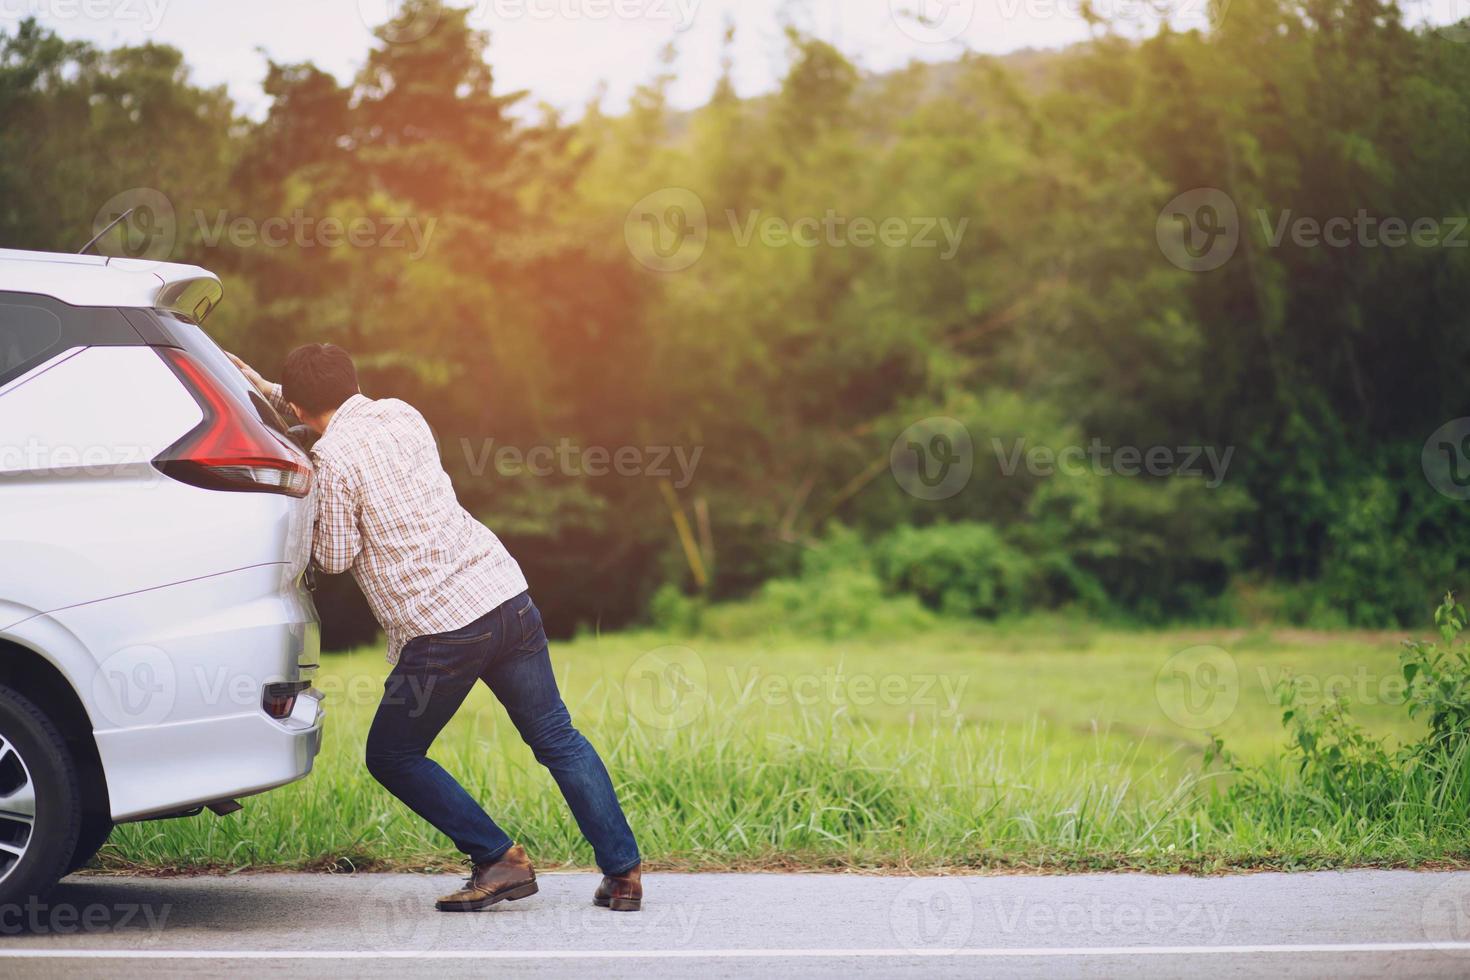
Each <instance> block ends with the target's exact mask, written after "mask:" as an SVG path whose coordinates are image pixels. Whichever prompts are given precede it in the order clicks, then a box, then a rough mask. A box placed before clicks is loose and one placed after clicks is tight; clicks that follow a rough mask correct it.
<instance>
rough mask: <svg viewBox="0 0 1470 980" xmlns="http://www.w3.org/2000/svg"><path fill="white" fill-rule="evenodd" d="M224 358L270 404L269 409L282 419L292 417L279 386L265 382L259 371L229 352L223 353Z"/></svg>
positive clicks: (289, 407)
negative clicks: (226, 358) (273, 410)
mask: <svg viewBox="0 0 1470 980" xmlns="http://www.w3.org/2000/svg"><path fill="white" fill-rule="evenodd" d="M225 356H226V357H228V358H229V359H230V363H232V364H234V365H235V367H237V368H239V369H240V373H241V374H243V375H245V380H246V381H249V382H250V383H251V384H252V385H253V386H254V387H255V390H256V391H258V392H260V394H261V396H262V397H264V398H265V400H266V401H268V402H270V403H271V408H274V409H275V410H276V411H277V412H278V413H279V414H280V415H281V416H282V417H283V418H291V417H292V416H291V406H290V405H289V404H287V403H286V399H285V398H284V397H282V395H281V386H280V385H278V384H272V383H271V382H269V381H267V380H265V378H264V377H263V376H262V375H261V373H260V372H259V371H257V370H255V368H253V367H251V366H250V365H249V364H246V363H245V362H244V361H242V360H240V358H238V357H236V356H235V355H234V354H231V353H230V352H229V351H225Z"/></svg>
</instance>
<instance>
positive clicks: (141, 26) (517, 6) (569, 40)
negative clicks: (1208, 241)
mask: <svg viewBox="0 0 1470 980" xmlns="http://www.w3.org/2000/svg"><path fill="white" fill-rule="evenodd" d="M398 3H399V0H0V30H3V29H5V28H13V27H14V25H15V24H16V23H18V22H19V21H20V20H21V19H23V18H25V17H27V16H34V17H36V19H37V20H39V21H40V22H41V23H42V24H44V25H46V26H47V27H49V28H51V29H52V30H54V31H56V32H57V33H58V34H60V35H62V36H63V37H67V38H76V39H86V40H90V41H93V42H96V43H98V44H101V45H103V46H108V47H111V46H117V45H121V44H136V43H142V42H145V41H149V40H152V41H157V42H161V43H166V44H171V45H174V46H175V47H178V48H180V49H182V50H183V52H184V54H185V56H186V58H187V60H188V63H189V64H190V66H191V67H192V69H193V72H194V80H195V81H196V82H197V83H201V84H205V85H221V84H222V85H225V86H227V87H228V89H229V91H230V94H231V95H232V96H233V97H234V99H235V102H236V104H237V105H238V106H239V108H240V110H241V111H242V112H244V113H245V114H247V115H250V116H253V117H256V118H259V117H261V116H262V115H263V114H264V112H265V110H266V108H267V103H266V99H265V96H264V95H263V93H262V92H261V89H260V82H261V80H262V79H263V78H264V76H265V64H266V59H267V58H268V57H269V58H272V59H274V60H276V61H280V62H296V61H312V62H314V63H316V64H317V65H318V66H320V67H322V68H324V69H327V70H329V71H331V72H332V73H333V74H335V75H336V76H337V77H338V78H339V79H342V80H344V81H345V80H347V79H350V78H351V77H352V75H353V74H354V73H355V72H356V70H357V68H358V67H359V66H360V65H361V64H362V62H363V60H364V57H365V55H366V52H367V51H368V49H369V48H370V47H371V46H372V44H373V43H374V39H373V37H372V35H371V34H370V33H369V28H370V27H371V26H375V25H378V24H381V23H384V22H386V21H387V20H389V18H390V16H391V14H392V13H393V12H395V11H396V9H397V7H398ZM1206 3H1207V0H1094V5H1095V6H1096V7H1098V8H1099V9H1101V10H1103V11H1106V12H1109V13H1111V14H1112V15H1113V16H1114V18H1115V19H1116V20H1117V21H1118V22H1120V23H1122V24H1124V25H1125V26H1127V25H1134V26H1136V27H1141V26H1144V25H1147V24H1150V23H1151V22H1152V15H1151V14H1149V13H1147V12H1146V11H1147V8H1148V7H1149V6H1159V5H1161V4H1167V5H1168V7H1169V9H1170V11H1171V16H1172V20H1173V22H1174V23H1175V24H1176V25H1177V26H1182V27H1190V26H1202V25H1204V24H1205V23H1206V22H1207V17H1208V14H1207V12H1206ZM456 5H457V6H460V7H466V6H472V8H473V12H472V14H471V18H470V20H471V24H472V25H473V26H475V27H477V28H479V29H483V30H487V31H489V32H490V35H491V46H490V54H489V60H490V63H491V65H492V66H493V68H494V70H495V75H496V85H497V88H498V89H499V90H500V91H502V92H505V91H512V90H518V89H525V90H527V91H529V92H530V93H531V99H530V101H531V102H532V103H535V102H547V103H550V104H551V105H554V106H556V107H557V108H559V109H561V110H562V111H564V112H566V113H568V114H570V115H573V116H575V115H578V114H579V113H580V111H581V109H582V108H583V107H584V106H585V105H586V104H587V103H588V101H589V100H591V99H592V98H593V97H594V96H595V95H596V94H597V93H598V92H599V90H601V89H602V88H603V87H604V86H605V95H604V96H603V104H604V106H605V107H606V108H607V109H608V110H609V111H614V112H616V111H620V110H621V109H623V108H624V107H626V105H627V102H628V97H629V96H630V95H631V93H632V92H633V91H634V89H635V88H636V87H637V86H638V85H639V84H641V83H643V82H645V81H647V80H648V79H650V78H651V77H653V76H654V75H655V74H656V73H657V72H658V70H659V64H658V55H659V52H660V51H661V50H662V49H663V47H664V46H665V45H666V44H668V43H669V42H671V41H672V42H674V44H675V45H676V48H677V51H678V56H679V57H678V62H677V64H676V71H677V73H678V81H677V83H676V84H675V86H674V88H673V90H672V93H671V94H672V99H673V102H674V104H675V105H676V106H679V107H680V108H690V107H693V106H696V105H699V104H701V103H702V102H703V101H704V100H705V99H707V98H708V96H709V93H710V91H711V90H712V88H713V86H714V83H715V80H716V78H717V77H718V75H719V71H720V53H721V37H722V35H723V33H724V29H725V25H726V23H727V21H732V22H733V23H734V25H735V28H736V37H737V43H736V48H735V52H734V58H735V78H736V87H737V90H738V91H739V92H740V93H741V94H742V95H745V96H751V95H758V94H761V93H763V92H767V91H770V90H771V89H772V88H774V87H775V85H776V84H777V82H778V80H779V79H780V77H781V74H782V72H783V70H784V67H785V65H786V50H787V47H786V43H785V40H784V37H783V30H782V25H783V24H785V23H792V24H795V25H797V26H800V27H802V28H803V29H805V30H807V31H809V32H810V33H814V34H816V35H817V36H819V37H822V38H824V39H826V40H829V41H832V42H834V43H836V44H837V45H838V46H839V47H840V48H841V49H842V50H843V51H844V52H845V53H847V54H848V55H849V57H852V58H853V59H854V60H855V61H856V62H857V64H858V65H859V66H860V67H861V68H864V69H868V70H872V71H884V70H888V69H893V68H897V67H901V66H902V65H904V64H907V63H908V62H910V61H912V60H915V59H922V60H929V61H936V60H949V59H952V58H954V57H956V56H958V55H959V54H960V53H961V52H962V51H963V50H965V49H966V48H969V49H971V50H976V51H983V52H987V53H1001V52H1006V51H1014V50H1017V49H1020V48H1026V47H1060V46H1063V45H1066V44H1069V43H1072V42H1075V41H1078V40H1082V39H1084V38H1086V37H1087V36H1088V31H1087V27H1086V25H1085V24H1084V23H1083V21H1082V19H1081V18H1080V17H1079V16H1078V14H1077V5H1078V0H458V2H457V4H456ZM1413 6H1415V7H1419V8H1425V7H1429V8H1436V9H1437V8H1438V7H1439V6H1444V7H1445V8H1446V9H1445V10H1444V11H1441V12H1440V15H1439V16H1435V13H1434V9H1430V10H1429V13H1428V16H1429V17H1430V18H1431V19H1434V20H1436V21H1439V22H1445V21H1448V20H1450V19H1453V18H1452V17H1451V16H1450V15H1451V14H1455V13H1458V14H1459V15H1460V16H1463V15H1464V13H1466V12H1470V10H1466V11H1459V10H1458V9H1457V8H1459V7H1461V6H1470V0H1413ZM1223 9H1224V13H1223V16H1229V5H1228V0H1226V3H1225V5H1224V8H1223ZM921 17H922V18H923V19H921ZM424 26H429V25H424ZM412 40H413V38H412V37H411V36H407V37H404V38H403V39H402V40H401V42H400V43H411V42H412Z"/></svg>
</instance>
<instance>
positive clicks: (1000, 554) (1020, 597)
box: [878, 523, 1036, 618]
mask: <svg viewBox="0 0 1470 980" xmlns="http://www.w3.org/2000/svg"><path fill="white" fill-rule="evenodd" d="M879 554H880V557H879V560H878V561H879V565H880V567H881V569H882V575H883V580H884V582H885V583H887V585H888V586H889V588H891V589H893V590H895V591H898V592H907V593H910V594H912V595H915V596H917V597H918V598H919V600H920V601H921V602H923V603H924V605H925V606H926V607H928V608H930V609H934V610H937V611H939V612H942V613H944V614H946V615H950V616H980V617H984V618H994V617H996V616H1000V615H1004V614H1006V613H1015V612H1020V611H1022V610H1024V609H1025V608H1026V607H1027V605H1028V603H1029V601H1031V600H1033V598H1034V596H1033V588H1034V584H1033V583H1034V579H1035V576H1036V569H1035V566H1034V564H1033V562H1032V561H1031V559H1030V558H1028V557H1027V556H1026V555H1025V554H1023V553H1022V552H1020V551H1018V550H1016V549H1015V548H1014V547H1012V546H1011V545H1009V544H1007V543H1006V541H1005V539H1004V538H1003V537H1002V536H1001V534H1000V532H999V531H997V530H996V529H995V528H993V527H991V526H990V525H988V524H973V523H965V524H936V525H933V526H931V527H927V528H908V527H905V528H900V529H898V530H897V531H895V532H894V533H893V534H892V535H890V536H889V537H888V538H886V539H885V540H884V542H883V544H882V548H881V550H880V552H879Z"/></svg>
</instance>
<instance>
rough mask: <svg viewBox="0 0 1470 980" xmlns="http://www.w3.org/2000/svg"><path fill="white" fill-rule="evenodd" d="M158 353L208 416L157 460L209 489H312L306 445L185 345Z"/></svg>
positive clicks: (295, 493)
mask: <svg viewBox="0 0 1470 980" xmlns="http://www.w3.org/2000/svg"><path fill="white" fill-rule="evenodd" d="M158 353H159V356H160V357H162V358H163V359H164V361H165V362H166V363H167V364H168V366H169V367H170V368H172V369H173V372H174V374H175V375H177V376H178V378H179V380H180V381H182V382H183V383H184V387H185V388H187V389H189V394H191V395H193V396H194V400H195V401H196V402H198V403H199V407H200V408H201V409H203V410H204V421H203V422H200V423H199V424H198V425H197V426H195V427H194V429H193V431H191V432H190V433H189V434H188V435H186V436H184V437H183V438H182V439H180V440H179V441H178V442H176V443H174V444H173V445H172V446H170V447H168V449H165V450H164V451H163V452H162V453H161V454H160V455H159V456H158V457H157V458H156V459H154V460H153V465H154V466H156V467H158V469H159V470H160V471H161V472H163V473H165V474H167V475H168V476H171V477H173V478H174V479H175V480H179V481H181V482H183V483H188V484H191V485H193V486H196V487H204V488H205V489H208V490H240V491H245V492H251V493H284V494H286V495H287V496H290V497H304V496H306V495H307V494H308V493H310V492H311V462H310V461H309V460H308V459H307V458H306V455H305V454H304V453H302V452H301V450H299V449H297V448H296V447H295V446H291V445H288V444H287V443H286V442H285V440H283V439H279V438H277V437H276V436H275V434H273V433H272V432H271V431H270V429H268V428H266V427H265V424H264V423H262V422H261V421H260V420H259V419H257V418H255V416H253V415H252V414H250V412H249V411H248V410H247V409H246V408H245V406H244V405H242V404H240V403H239V402H238V401H236V400H235V398H234V397H232V396H231V395H230V393H229V392H228V391H226V390H225V388H224V386H223V385H221V384H220V382H218V381H216V380H215V379H214V378H213V377H212V376H211V375H210V373H209V372H208V371H207V370H205V369H204V368H203V367H202V366H201V365H200V364H199V362H198V361H196V360H194V359H193V358H192V357H190V356H189V355H188V354H186V353H185V352H184V351H181V350H178V349H177V348H173V347H160V348H158Z"/></svg>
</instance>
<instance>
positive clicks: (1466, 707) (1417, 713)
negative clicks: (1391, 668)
mask: <svg viewBox="0 0 1470 980" xmlns="http://www.w3.org/2000/svg"><path fill="white" fill-rule="evenodd" d="M1434 623H1435V625H1436V626H1438V627H1439V635H1440V639H1441V640H1442V641H1443V646H1441V645H1440V644H1437V643H1434V642H1433V641H1430V640H1408V641H1406V642H1405V643H1404V652H1403V653H1402V654H1401V655H1400V661H1401V663H1402V665H1403V669H1404V680H1405V681H1407V682H1408V684H1409V698H1408V706H1409V715H1410V717H1423V718H1425V719H1426V720H1428V722H1429V739H1428V741H1427V742H1426V743H1424V748H1423V749H1422V750H1421V754H1422V752H1423V751H1433V752H1437V753H1444V752H1446V751H1453V750H1454V749H1457V748H1459V747H1460V743H1462V742H1463V741H1464V740H1465V737H1466V736H1467V735H1470V642H1467V641H1466V640H1462V639H1460V634H1461V633H1463V632H1464V631H1465V626H1466V615H1465V607H1464V605H1462V604H1461V603H1459V602H1457V601H1455V597H1454V595H1453V594H1447V595H1446V596H1445V597H1444V601H1443V602H1442V603H1440V605H1439V608H1438V609H1436V610H1435V611H1434Z"/></svg>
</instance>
